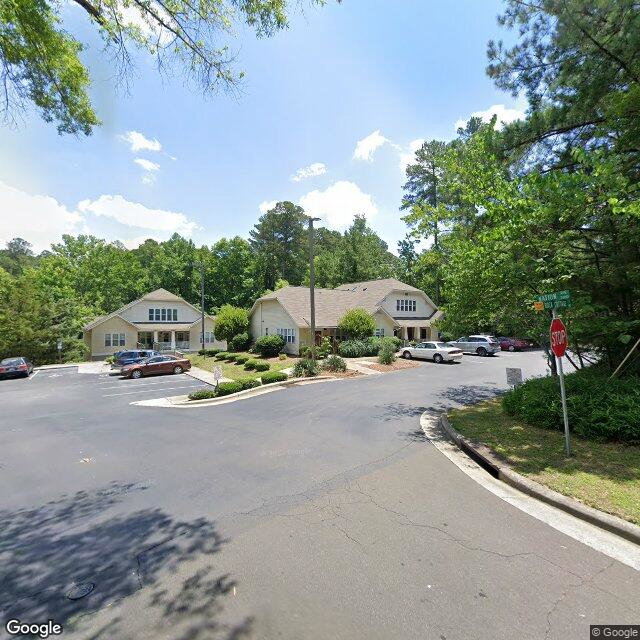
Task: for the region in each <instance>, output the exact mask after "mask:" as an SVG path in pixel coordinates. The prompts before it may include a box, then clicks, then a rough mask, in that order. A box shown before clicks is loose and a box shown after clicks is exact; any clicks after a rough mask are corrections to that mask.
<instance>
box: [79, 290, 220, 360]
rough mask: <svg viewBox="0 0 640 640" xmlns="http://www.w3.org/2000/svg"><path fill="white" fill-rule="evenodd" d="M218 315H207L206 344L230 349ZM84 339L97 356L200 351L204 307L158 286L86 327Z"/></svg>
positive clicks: (205, 322) (208, 346) (205, 325)
mask: <svg viewBox="0 0 640 640" xmlns="http://www.w3.org/2000/svg"><path fill="white" fill-rule="evenodd" d="M214 328H215V318H214V317H213V316H210V315H208V314H205V321H204V343H205V344H204V346H205V348H207V349H212V348H214V347H216V348H222V349H226V347H227V344H226V342H224V341H219V340H216V337H215V334H214ZM84 341H85V343H86V345H87V347H88V348H89V350H90V352H91V357H92V358H93V359H99V358H104V357H106V356H109V355H111V354H113V353H115V352H116V351H123V350H126V349H156V350H158V351H197V350H198V349H201V348H202V316H201V313H200V309H198V308H197V307H194V306H193V305H192V304H189V303H188V302H187V301H186V300H183V299H182V298H180V297H179V296H176V295H174V294H173V293H171V292H169V291H167V290H166V289H157V290H156V291H152V292H151V293H148V294H147V295H145V296H143V297H142V298H139V299H138V300H134V301H133V302H130V303H129V304H127V305H125V306H124V307H122V308H120V309H117V310H116V311H114V312H113V313H110V314H108V315H106V316H101V317H99V318H96V319H95V320H94V321H93V322H90V323H89V324H87V325H86V326H85V328H84Z"/></svg>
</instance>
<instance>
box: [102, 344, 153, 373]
mask: <svg viewBox="0 0 640 640" xmlns="http://www.w3.org/2000/svg"><path fill="white" fill-rule="evenodd" d="M159 355H160V353H159V352H158V351H154V350H153V349H132V350H129V351H118V352H117V353H114V354H113V365H112V368H113V369H120V368H121V367H124V366H126V365H128V364H134V363H135V362H142V361H143V360H145V359H147V358H151V357H153V356H159Z"/></svg>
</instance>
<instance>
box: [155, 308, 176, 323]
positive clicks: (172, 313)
mask: <svg viewBox="0 0 640 640" xmlns="http://www.w3.org/2000/svg"><path fill="white" fill-rule="evenodd" d="M149 320H150V321H151V322H154V321H155V322H177V321H178V310H177V309H167V308H164V309H149Z"/></svg>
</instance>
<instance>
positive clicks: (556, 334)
mask: <svg viewBox="0 0 640 640" xmlns="http://www.w3.org/2000/svg"><path fill="white" fill-rule="evenodd" d="M552 313H553V320H552V321H551V328H550V330H549V331H550V334H551V350H552V351H553V354H554V355H555V358H556V363H557V365H558V377H559V378H560V397H561V399H562V417H563V420H564V442H565V450H566V452H567V456H570V455H571V436H570V435H569V414H568V412H567V394H566V392H565V389H564V371H563V370H562V358H563V356H564V354H565V352H566V350H567V328H566V327H565V326H564V322H562V320H560V318H558V314H557V312H556V309H555V307H554V308H553V309H552Z"/></svg>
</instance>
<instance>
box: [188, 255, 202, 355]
mask: <svg viewBox="0 0 640 640" xmlns="http://www.w3.org/2000/svg"><path fill="white" fill-rule="evenodd" d="M191 266H192V267H200V313H201V318H202V334H201V336H200V342H202V349H203V351H204V262H192V263H191Z"/></svg>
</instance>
